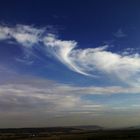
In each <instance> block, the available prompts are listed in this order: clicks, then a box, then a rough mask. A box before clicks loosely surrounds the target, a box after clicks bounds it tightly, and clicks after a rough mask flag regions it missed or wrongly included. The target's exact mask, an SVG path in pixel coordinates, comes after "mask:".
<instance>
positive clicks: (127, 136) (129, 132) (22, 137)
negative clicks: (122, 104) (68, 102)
mask: <svg viewBox="0 0 140 140" xmlns="http://www.w3.org/2000/svg"><path fill="white" fill-rule="evenodd" d="M139 139H140V130H139V129H123V130H102V129H97V130H92V129H91V130H90V129H83V128H77V127H75V128H73V127H52V128H20V129H0V140H139Z"/></svg>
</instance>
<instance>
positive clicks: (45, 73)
mask: <svg viewBox="0 0 140 140" xmlns="http://www.w3.org/2000/svg"><path fill="white" fill-rule="evenodd" d="M139 5H140V2H139V1H138V0H135V1H130V0H128V1H127V2H126V1H121V0H116V1H112V0H104V1H103V0H98V1H97V0H94V1H92V0H86V1H80V2H78V1H77V2H75V1H63V0H60V1H56V0H52V1H39V0H30V1H27V0H24V1H18V0H13V1H12V2H11V1H8V0H5V1H3V2H1V5H0V77H1V78H0V123H1V127H32V126H37V127H39V126H41V127H42V126H60V125H61V126H64V125H89V124H93V125H94V124H96V125H101V126H104V127H125V126H133V125H139V124H140V119H139V117H140V112H139V109H140V103H139V100H140V95H139V93H140V88H139V84H140V77H139V76H140V47H139V46H140V40H139V36H140V26H139V25H140V14H139V13H140V7H139ZM19 118H20V120H18V121H17V119H19ZM7 120H8V123H6V122H7Z"/></svg>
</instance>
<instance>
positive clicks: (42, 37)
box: [0, 25, 140, 86]
mask: <svg viewBox="0 0 140 140" xmlns="http://www.w3.org/2000/svg"><path fill="white" fill-rule="evenodd" d="M0 40H1V41H7V40H9V41H13V42H16V43H19V44H21V45H22V47H24V48H25V49H29V48H30V49H31V48H33V47H34V46H35V45H36V44H38V45H40V46H41V47H42V49H43V51H45V52H46V54H48V53H49V54H50V55H52V56H53V57H54V58H56V59H57V60H58V61H60V62H61V63H63V64H64V65H66V66H67V67H68V68H69V69H71V70H73V71H75V72H77V73H79V74H82V75H85V76H92V77H100V76H101V75H102V76H104V77H107V78H108V79H109V78H110V79H113V78H114V79H118V80H120V81H122V82H124V83H126V84H129V85H131V86H138V85H139V83H140V78H139V74H140V55H139V53H133V54H132V52H131V53H129V52H128V51H127V53H125V52H124V53H123V52H122V54H118V53H115V52H111V51H108V48H109V46H107V45H106V46H101V47H97V48H85V49H80V47H79V46H78V43H77V42H76V41H74V40H70V41H65V40H61V39H59V38H57V37H56V35H54V34H51V33H49V32H48V31H47V30H46V29H45V28H35V27H33V26H27V25H16V26H15V27H13V26H12V27H8V26H0ZM32 51H33V50H32ZM27 52H28V51H27ZM32 53H33V52H32Z"/></svg>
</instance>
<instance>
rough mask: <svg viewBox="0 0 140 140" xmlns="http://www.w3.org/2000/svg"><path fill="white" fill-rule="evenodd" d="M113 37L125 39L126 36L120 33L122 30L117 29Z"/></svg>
mask: <svg viewBox="0 0 140 140" xmlns="http://www.w3.org/2000/svg"><path fill="white" fill-rule="evenodd" d="M114 36H115V37H117V38H123V37H126V36H127V35H126V34H125V33H124V32H123V31H122V29H119V30H118V31H117V32H116V33H115V34H114Z"/></svg>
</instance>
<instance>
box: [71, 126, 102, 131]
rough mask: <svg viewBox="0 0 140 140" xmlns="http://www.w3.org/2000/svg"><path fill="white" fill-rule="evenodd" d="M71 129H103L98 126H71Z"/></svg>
mask: <svg viewBox="0 0 140 140" xmlns="http://www.w3.org/2000/svg"><path fill="white" fill-rule="evenodd" d="M73 128H78V129H84V130H101V129H103V127H101V126H98V125H81V126H73Z"/></svg>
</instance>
